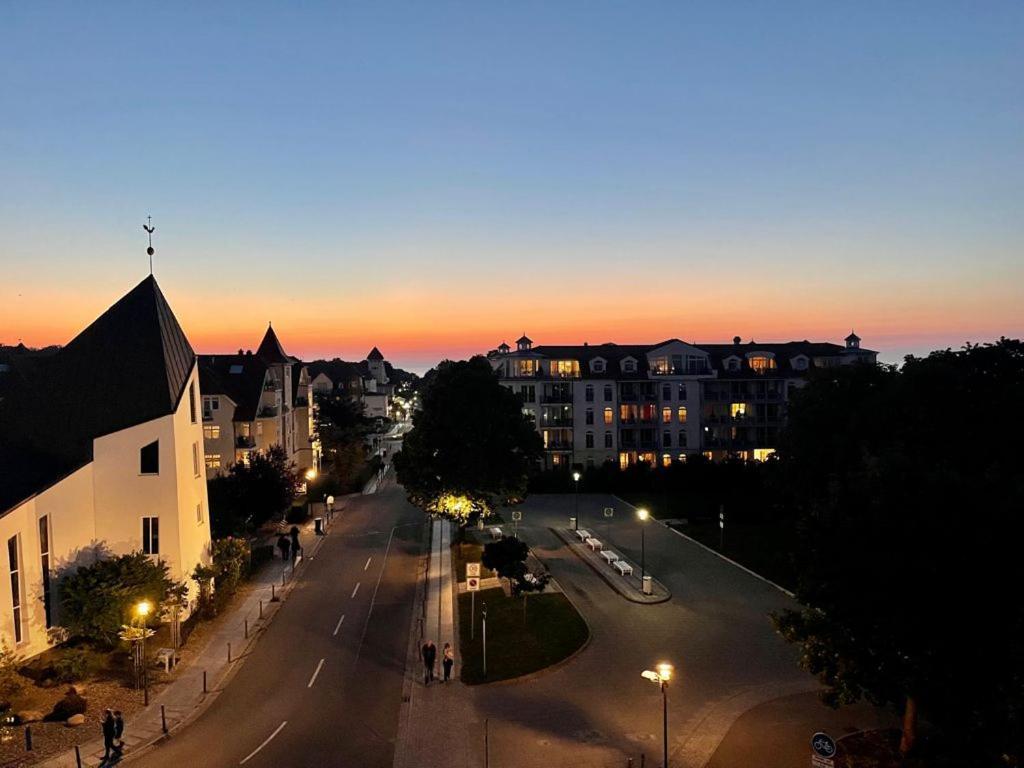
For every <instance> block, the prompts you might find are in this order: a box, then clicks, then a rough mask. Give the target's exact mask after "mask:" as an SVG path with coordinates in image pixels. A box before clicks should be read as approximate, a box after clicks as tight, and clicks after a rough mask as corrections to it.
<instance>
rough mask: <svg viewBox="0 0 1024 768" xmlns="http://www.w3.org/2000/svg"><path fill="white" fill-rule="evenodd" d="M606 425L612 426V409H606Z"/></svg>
mask: <svg viewBox="0 0 1024 768" xmlns="http://www.w3.org/2000/svg"><path fill="white" fill-rule="evenodd" d="M604 423H605V424H611V423H612V409H611V408H605V409H604Z"/></svg>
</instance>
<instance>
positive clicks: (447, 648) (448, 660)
mask: <svg viewBox="0 0 1024 768" xmlns="http://www.w3.org/2000/svg"><path fill="white" fill-rule="evenodd" d="M441 665H442V666H443V667H444V681H445V682H446V683H447V682H448V681H449V680H451V679H452V667H453V666H455V651H453V650H452V644H451V643H445V644H444V654H443V659H442V661H441Z"/></svg>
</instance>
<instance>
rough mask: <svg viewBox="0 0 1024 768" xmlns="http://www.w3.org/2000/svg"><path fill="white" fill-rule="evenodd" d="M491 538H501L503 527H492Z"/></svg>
mask: <svg viewBox="0 0 1024 768" xmlns="http://www.w3.org/2000/svg"><path fill="white" fill-rule="evenodd" d="M491 538H492V539H500V538H501V528H498V527H497V526H495V527H493V528H491Z"/></svg>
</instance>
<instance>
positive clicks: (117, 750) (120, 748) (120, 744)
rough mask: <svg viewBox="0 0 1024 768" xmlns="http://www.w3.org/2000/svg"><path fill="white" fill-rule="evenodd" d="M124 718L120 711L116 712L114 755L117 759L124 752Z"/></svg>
mask: <svg viewBox="0 0 1024 768" xmlns="http://www.w3.org/2000/svg"><path fill="white" fill-rule="evenodd" d="M122 736H124V716H123V715H122V714H121V710H120V709H115V710H114V754H115V756H117V757H120V756H121V753H122V752H124V739H123V738H122Z"/></svg>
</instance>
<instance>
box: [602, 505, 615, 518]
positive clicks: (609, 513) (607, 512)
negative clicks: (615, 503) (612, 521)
mask: <svg viewBox="0 0 1024 768" xmlns="http://www.w3.org/2000/svg"><path fill="white" fill-rule="evenodd" d="M614 515H615V509H614V507H605V508H604V516H605V517H612V516H614Z"/></svg>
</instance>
